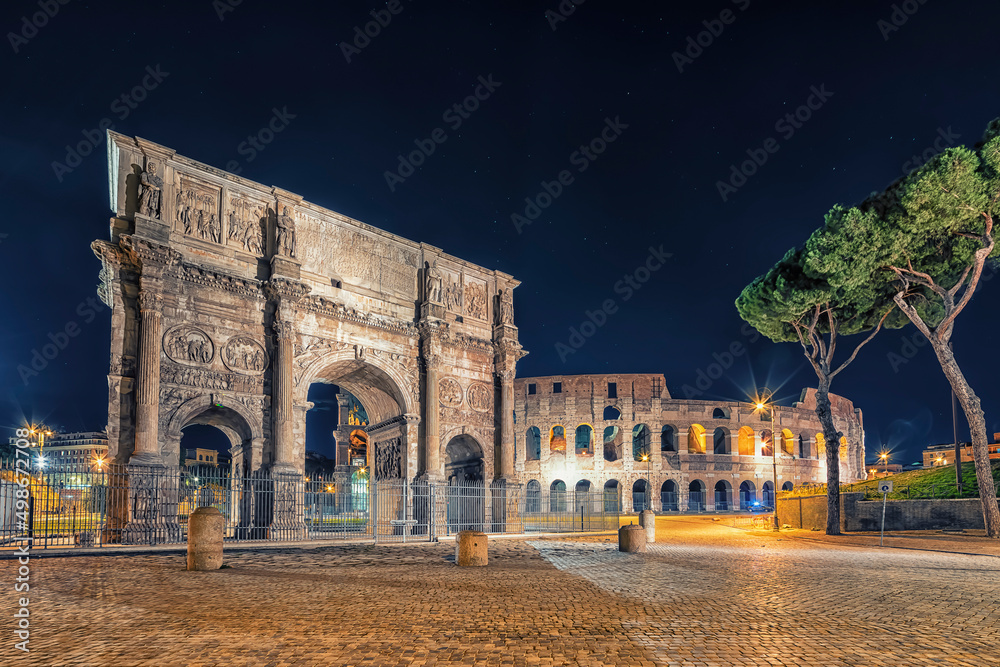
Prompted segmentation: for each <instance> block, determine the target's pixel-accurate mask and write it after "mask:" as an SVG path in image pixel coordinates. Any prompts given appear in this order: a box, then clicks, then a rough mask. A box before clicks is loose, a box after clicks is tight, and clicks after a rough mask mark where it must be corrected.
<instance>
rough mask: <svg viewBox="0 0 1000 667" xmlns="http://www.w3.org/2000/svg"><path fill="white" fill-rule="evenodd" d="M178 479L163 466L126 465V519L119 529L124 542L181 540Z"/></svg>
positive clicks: (156, 542)
mask: <svg viewBox="0 0 1000 667" xmlns="http://www.w3.org/2000/svg"><path fill="white" fill-rule="evenodd" d="M179 479H180V478H179V476H177V475H176V473H174V472H173V471H172V470H170V469H168V468H166V467H165V466H146V465H131V464H130V465H129V466H128V508H129V521H128V524H126V526H125V528H124V529H123V530H122V538H121V541H122V543H123V544H149V545H153V544H165V543H171V542H180V540H181V527H180V524H179V523H177V500H178V492H177V491H178V490H177V485H178V484H179Z"/></svg>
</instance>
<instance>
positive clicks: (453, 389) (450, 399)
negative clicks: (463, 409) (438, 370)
mask: <svg viewBox="0 0 1000 667" xmlns="http://www.w3.org/2000/svg"><path fill="white" fill-rule="evenodd" d="M438 398H439V399H440V401H441V404H442V405H447V406H449V407H452V408H457V407H458V406H460V405H461V404H462V385H460V384H459V383H458V380H456V379H455V378H450V377H444V378H441V380H440V382H438Z"/></svg>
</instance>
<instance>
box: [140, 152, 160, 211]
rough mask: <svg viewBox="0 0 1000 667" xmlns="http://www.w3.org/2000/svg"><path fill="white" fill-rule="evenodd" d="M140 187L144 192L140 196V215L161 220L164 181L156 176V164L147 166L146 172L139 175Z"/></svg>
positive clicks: (152, 163)
mask: <svg viewBox="0 0 1000 667" xmlns="http://www.w3.org/2000/svg"><path fill="white" fill-rule="evenodd" d="M139 185H140V189H141V190H142V192H141V193H140V195H139V214H140V215H145V216H149V217H150V218H157V219H159V217H160V195H161V193H162V192H163V179H162V178H160V177H159V176H157V175H156V163H155V162H150V163H149V164H148V165H146V170H145V171H144V172H142V173H141V174H140V175H139Z"/></svg>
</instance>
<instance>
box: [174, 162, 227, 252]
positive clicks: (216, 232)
mask: <svg viewBox="0 0 1000 667" xmlns="http://www.w3.org/2000/svg"><path fill="white" fill-rule="evenodd" d="M175 210H176V216H177V225H178V227H179V228H180V229H182V230H183V232H184V233H185V234H186V235H187V236H191V237H194V238H197V239H201V240H203V241H212V242H214V243H222V220H221V219H220V217H219V190H218V188H213V187H211V186H207V185H203V184H200V183H195V182H194V181H191V180H189V179H187V178H184V177H183V176H182V177H181V185H180V187H179V188H178V189H177V205H176V208H175Z"/></svg>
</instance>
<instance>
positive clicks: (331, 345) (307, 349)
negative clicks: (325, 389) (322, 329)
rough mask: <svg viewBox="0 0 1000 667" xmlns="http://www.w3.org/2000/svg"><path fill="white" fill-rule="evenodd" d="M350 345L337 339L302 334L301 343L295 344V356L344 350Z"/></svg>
mask: <svg viewBox="0 0 1000 667" xmlns="http://www.w3.org/2000/svg"><path fill="white" fill-rule="evenodd" d="M350 347H352V346H351V344H350V343H342V342H341V341H339V340H328V339H326V338H316V337H314V336H303V337H302V343H300V344H296V345H295V356H296V357H301V356H304V355H307V354H311V353H316V354H322V353H323V352H328V351H330V350H346V349H348V348H350ZM303 362H304V360H303Z"/></svg>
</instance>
